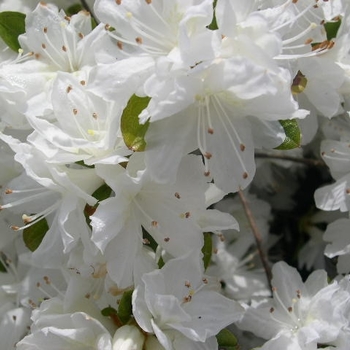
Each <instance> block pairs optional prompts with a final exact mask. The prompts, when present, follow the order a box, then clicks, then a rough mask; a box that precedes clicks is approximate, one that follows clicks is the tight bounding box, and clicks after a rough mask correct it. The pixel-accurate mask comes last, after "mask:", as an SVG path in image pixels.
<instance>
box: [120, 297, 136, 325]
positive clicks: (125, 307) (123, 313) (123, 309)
mask: <svg viewBox="0 0 350 350" xmlns="http://www.w3.org/2000/svg"><path fill="white" fill-rule="evenodd" d="M132 292H133V291H132V290H128V291H127V292H124V294H123V296H122V298H121V299H120V303H119V307H118V317H119V319H120V321H121V322H122V323H123V324H126V323H127V322H128V321H129V320H130V318H131V315H132V304H131V297H132Z"/></svg>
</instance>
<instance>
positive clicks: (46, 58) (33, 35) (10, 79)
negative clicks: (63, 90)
mask: <svg viewBox="0 0 350 350" xmlns="http://www.w3.org/2000/svg"><path fill="white" fill-rule="evenodd" d="M105 35H106V34H105V31H104V29H103V25H101V26H99V27H96V28H95V29H94V30H93V31H92V28H91V17H90V14H89V13H87V12H86V11H85V12H84V11H81V12H79V13H78V14H76V15H73V16H72V17H71V18H69V17H67V16H66V14H65V13H64V12H63V11H59V10H58V8H57V7H56V6H55V5H53V4H46V3H44V2H40V3H39V4H38V6H37V7H36V9H35V10H34V11H33V12H32V13H30V14H28V15H27V16H26V33H25V34H23V35H21V36H20V37H19V41H20V44H21V46H22V49H21V51H20V54H19V56H18V58H17V59H16V60H14V61H13V62H11V63H8V64H4V65H2V66H1V67H0V77H1V84H0V86H1V90H3V98H4V99H5V101H6V104H10V105H11V104H12V105H14V106H13V107H12V108H14V107H15V109H17V110H18V111H19V112H21V113H24V114H27V115H32V116H36V115H43V114H44V113H45V112H47V110H52V104H51V94H52V83H53V81H54V80H55V79H56V77H57V72H58V71H64V72H69V73H71V74H74V75H76V76H77V77H79V78H78V80H80V81H82V80H86V79H87V75H88V71H89V69H90V68H91V67H92V66H94V65H96V60H95V54H94V50H93V47H94V46H95V45H100V44H101V43H100V42H99V41H101V38H102V37H103V36H105ZM22 53H23V54H22ZM8 85H10V86H8ZM14 92H16V93H15V94H14ZM23 95H24V96H25V98H23ZM7 123H8V124H9V125H11V126H14V125H13V124H12V123H11V120H7ZM16 127H18V126H17V125H16Z"/></svg>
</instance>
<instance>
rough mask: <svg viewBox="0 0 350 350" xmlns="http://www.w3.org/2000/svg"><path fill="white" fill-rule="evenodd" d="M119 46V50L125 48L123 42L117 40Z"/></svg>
mask: <svg viewBox="0 0 350 350" xmlns="http://www.w3.org/2000/svg"><path fill="white" fill-rule="evenodd" d="M117 46H118V48H119V50H123V43H122V42H121V41H117Z"/></svg>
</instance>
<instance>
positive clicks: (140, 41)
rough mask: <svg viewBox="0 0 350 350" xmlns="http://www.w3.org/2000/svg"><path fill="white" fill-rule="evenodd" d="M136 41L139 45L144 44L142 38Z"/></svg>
mask: <svg viewBox="0 0 350 350" xmlns="http://www.w3.org/2000/svg"><path fill="white" fill-rule="evenodd" d="M135 41H136V42H137V43H138V44H142V38H141V37H139V36H138V37H137V38H135Z"/></svg>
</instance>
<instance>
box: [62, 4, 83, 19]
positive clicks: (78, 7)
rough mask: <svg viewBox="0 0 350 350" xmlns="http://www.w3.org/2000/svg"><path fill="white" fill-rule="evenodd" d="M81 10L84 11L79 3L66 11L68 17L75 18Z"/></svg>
mask: <svg viewBox="0 0 350 350" xmlns="http://www.w3.org/2000/svg"><path fill="white" fill-rule="evenodd" d="M81 10H83V6H81V4H79V3H77V4H74V5H71V6H69V7H68V8H67V10H66V11H65V13H66V15H67V16H73V15H75V14H77V13H78V12H80V11H81Z"/></svg>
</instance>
